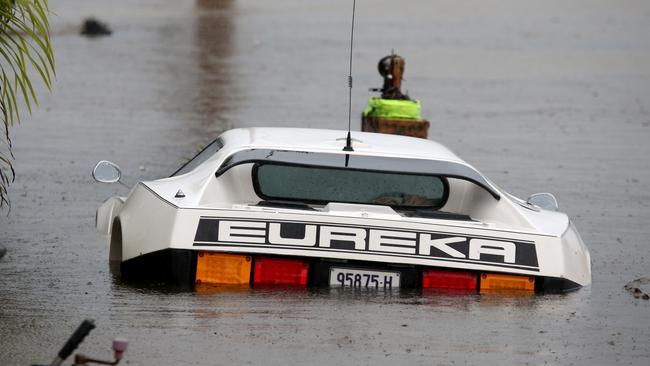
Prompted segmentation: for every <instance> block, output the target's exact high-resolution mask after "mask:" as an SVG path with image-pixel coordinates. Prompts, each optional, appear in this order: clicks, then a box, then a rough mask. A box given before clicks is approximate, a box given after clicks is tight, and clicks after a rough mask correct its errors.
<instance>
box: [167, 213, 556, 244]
mask: <svg viewBox="0 0 650 366" xmlns="http://www.w3.org/2000/svg"><path fill="white" fill-rule="evenodd" d="M178 209H180V210H201V211H219V212H224V211H225V212H228V213H232V212H241V213H245V214H246V215H250V214H268V212H263V211H245V212H244V210H233V209H223V208H203V207H201V208H184V207H179V208H178ZM273 214H282V215H296V213H294V212H275V211H274V212H273ZM304 216H306V215H303V217H304ZM309 216H315V217H319V218H320V217H323V216H325V217H329V218H331V217H332V216H331V215H327V214H321V215H319V214H314V213H309ZM200 219H201V220H204V219H205V220H240V221H266V222H293V223H296V222H300V223H306V224H326V225H336V226H346V225H345V224H335V223H332V222H319V221H300V220H278V219H257V218H251V219H246V218H244V217H226V216H224V217H215V216H200ZM359 219H362V220H374V221H377V220H381V221H390V222H394V223H397V224H398V225H399V224H404V221H402V220H395V219H375V218H369V217H363V218H362V217H359ZM408 223H410V224H416V225H436V226H444V227H453V228H457V229H472V230H483V231H486V230H488V231H492V232H497V233H508V234H519V235H532V236H541V237H546V238H557V237H558V236H557V235H550V234H540V233H531V232H525V231H515V230H502V229H485V228H480V227H469V226H459V225H449V224H444V223H440V222H436V223H431V224H430V223H426V222H419V221H418V222H412V221H409V222H408ZM349 226H351V227H358V226H354V225H349ZM365 226H366V227H376V228H384V229H386V226H373V225H365ZM391 230H392V229H391ZM396 231H397V230H396ZM414 231H417V230H414ZM453 235H460V234H453ZM476 237H477V238H482V239H489V238H490V237H482V236H480V235H479V236H476ZM519 241H526V240H519ZM530 242H531V243H533V241H530Z"/></svg>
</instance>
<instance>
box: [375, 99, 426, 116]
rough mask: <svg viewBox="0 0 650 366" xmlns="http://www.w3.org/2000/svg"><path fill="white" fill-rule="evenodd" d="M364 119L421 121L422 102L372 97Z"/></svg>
mask: <svg viewBox="0 0 650 366" xmlns="http://www.w3.org/2000/svg"><path fill="white" fill-rule="evenodd" d="M363 116H364V117H379V118H388V119H408V120H420V119H421V117H420V102H419V101H417V100H395V99H381V98H377V97H371V98H370V100H369V101H368V105H367V106H366V110H365V111H363Z"/></svg>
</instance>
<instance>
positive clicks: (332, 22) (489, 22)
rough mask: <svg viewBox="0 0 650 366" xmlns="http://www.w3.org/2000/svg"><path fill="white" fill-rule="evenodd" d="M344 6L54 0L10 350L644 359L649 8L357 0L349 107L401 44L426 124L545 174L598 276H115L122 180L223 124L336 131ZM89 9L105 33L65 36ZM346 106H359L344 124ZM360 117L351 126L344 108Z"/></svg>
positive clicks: (457, 141)
mask: <svg viewBox="0 0 650 366" xmlns="http://www.w3.org/2000/svg"><path fill="white" fill-rule="evenodd" d="M350 5H351V4H350V2H349V1H342V0H337V1H329V2H317V1H298V0H295V1H294V0H287V1H280V0H278V1H250V0H241V1H207V0H205V1H203V0H202V1H195V2H176V1H162V0H142V1H111V2H103V1H81V0H78V1H77V0H60V1H59V0H57V1H55V2H52V4H51V6H52V8H53V10H54V12H55V13H56V16H53V17H52V29H53V42H54V47H55V50H56V54H57V63H58V66H57V73H58V76H57V79H58V80H57V82H56V84H55V89H54V91H53V93H52V94H51V95H47V96H44V97H43V98H42V103H41V106H40V108H38V110H36V111H35V113H34V114H33V116H31V117H29V118H25V120H24V122H23V124H22V125H20V126H19V127H18V128H15V129H14V130H13V133H14V135H13V137H14V143H15V146H16V148H15V153H16V157H17V158H16V162H15V163H16V168H17V170H18V177H17V178H16V182H15V183H14V184H13V186H12V188H11V190H10V192H11V196H12V203H13V208H12V211H11V214H10V215H9V216H8V217H5V216H3V217H0V245H3V246H5V247H7V249H8V252H7V254H6V256H5V257H4V258H2V259H1V260H0V364H2V365H21V364H22V365H26V364H30V363H33V362H46V361H49V360H50V359H51V358H52V357H53V356H54V355H55V353H56V352H57V351H58V349H59V347H60V346H61V344H62V343H63V342H64V341H65V339H66V338H67V336H68V335H69V334H70V333H71V332H72V331H73V329H74V328H75V327H76V326H77V325H78V324H79V322H80V321H81V320H82V319H83V318H86V317H91V318H94V319H96V322H97V325H98V327H97V329H96V330H94V331H93V332H92V333H91V334H90V336H89V337H88V338H87V341H86V342H85V343H84V344H83V345H82V346H81V349H80V351H82V352H84V353H86V354H91V355H97V356H105V357H109V347H110V340H111V339H112V338H113V337H116V336H123V337H126V338H129V340H130V342H131V343H130V348H129V350H128V351H127V353H126V360H127V361H128V363H129V364H139V365H154V364H155V365H173V364H195V365H213V364H220V365H231V364H247V363H250V364H270V365H274V364H277V365H280V364H328V365H329V364H374V365H382V364H391V365H392V364H423V365H424V364H426V365H432V364H433V365H458V364H469V365H476V364H489V365H496V364H499V365H515V364H517V365H519V364H530V365H542V364H550V365H614V364H620V365H628V364H629V365H648V364H649V363H650V302H649V301H644V300H642V299H635V298H634V297H633V296H632V295H631V294H629V293H628V292H626V290H625V289H624V288H623V286H624V285H625V284H626V283H628V282H629V281H631V280H634V279H636V278H639V277H643V276H646V277H647V276H649V275H650V273H649V271H650V269H649V268H650V265H649V264H650V255H649V250H648V249H649V248H650V243H649V237H650V225H649V223H650V193H649V190H648V187H650V159H649V158H648V157H650V99H649V98H648V95H650V37H648V35H649V34H650V4H648V3H647V2H645V1H616V2H607V1H582V0H578V1H573V2H566V1H548V0H546V1H530V2H519V1H512V0H506V1H466V2H458V1H411V2H408V4H404V3H401V2H390V1H372V2H370V1H364V0H359V1H358V14H357V21H358V23H357V33H356V35H355V39H356V50H355V59H354V68H355V89H354V98H353V113H355V116H356V115H358V114H359V113H360V112H361V110H362V108H363V106H364V105H365V101H366V99H367V98H368V97H369V95H370V94H369V93H368V92H367V91H366V90H367V88H370V87H377V86H379V85H380V83H381V80H380V79H379V76H378V75H377V74H376V71H375V65H376V61H377V60H378V59H379V58H380V57H382V56H384V55H386V54H387V53H388V52H390V51H391V49H395V51H396V52H398V53H399V54H400V55H402V56H404V57H405V58H406V62H407V63H406V75H405V76H406V81H405V87H406V89H408V92H409V93H410V94H411V95H412V96H413V97H416V98H418V99H420V100H421V101H422V104H423V106H424V107H423V114H424V116H426V117H427V118H428V119H429V120H430V121H431V122H432V128H431V138H433V139H436V140H438V141H440V142H442V143H443V144H445V145H447V146H449V147H450V148H452V149H453V150H454V151H456V152H457V153H458V154H459V155H460V156H461V157H463V158H464V159H466V160H467V161H469V162H470V163H472V164H474V165H475V166H476V167H477V168H479V169H480V170H481V171H483V172H484V173H485V174H486V175H488V176H489V177H490V178H492V179H493V180H494V181H495V182H497V183H498V184H499V185H501V186H502V187H503V188H504V189H506V190H507V191H509V192H511V193H513V194H515V195H518V196H521V197H526V196H527V195H529V194H530V193H535V192H540V191H550V192H553V193H555V194H556V195H557V197H558V199H559V202H560V205H561V209H562V210H564V211H566V212H567V213H569V214H570V215H571V217H572V218H573V219H574V220H575V222H576V225H577V227H578V228H579V230H580V232H581V234H582V237H583V239H584V241H585V242H586V243H587V245H588V246H589V248H590V249H591V255H592V261H593V285H591V286H590V287H587V288H583V289H581V290H579V291H577V292H573V293H570V294H566V295H538V296H533V297H496V296H481V295H464V296H461V295H440V294H419V293H411V292H403V293H367V292H366V293H363V292H362V293H358V292H347V291H298V292H289V293H287V292H283V291H268V290H264V291H259V290H247V291H241V292H233V291H230V292H214V291H211V292H210V291H207V292H203V291H196V292H182V291H181V292H179V291H174V290H173V289H169V288H165V287H156V288H151V287H137V286H128V285H125V284H122V283H120V282H119V281H118V280H116V279H115V278H114V277H113V276H112V275H111V272H110V271H109V267H108V262H107V248H106V247H105V246H104V244H103V242H102V240H101V239H100V238H98V237H97V236H96V234H95V232H94V213H95V210H96V208H97V207H98V206H99V204H100V203H101V202H102V201H103V200H104V199H105V198H107V197H108V196H111V195H115V194H125V193H126V191H125V190H124V189H123V188H121V187H119V186H110V185H99V184H94V183H93V182H92V180H91V177H90V169H91V168H92V166H93V164H94V163H95V162H96V161H98V160H100V159H109V160H113V161H115V162H117V163H118V164H120V165H121V166H122V168H123V171H124V173H125V180H126V181H127V182H128V183H130V184H131V183H135V182H136V181H137V180H140V179H152V178H157V177H161V176H165V175H167V174H169V173H170V172H172V171H173V170H174V169H175V168H176V167H178V166H179V164H181V162H183V161H184V160H185V159H187V158H189V157H190V156H191V155H193V153H194V152H196V150H197V149H199V148H200V147H201V145H203V144H205V143H206V142H207V141H208V140H210V139H212V138H213V137H214V136H216V135H217V134H218V133H219V132H220V131H222V130H224V129H227V128H232V127H240V126H307V127H326V128H345V123H346V122H347V115H346V113H347V105H346V101H347V89H346V87H347V85H346V77H347V62H348V60H347V52H348V31H349V21H350V13H349V10H350ZM91 15H94V16H96V17H97V18H99V19H100V20H102V21H105V22H107V23H108V24H109V26H110V27H111V29H112V30H113V32H114V33H113V35H111V36H110V37H106V38H95V39H87V38H83V37H81V36H79V35H78V34H77V32H78V27H79V25H80V24H81V22H82V20H83V19H84V18H85V17H87V16H91ZM355 120H356V118H355ZM355 127H356V128H357V129H358V123H355Z"/></svg>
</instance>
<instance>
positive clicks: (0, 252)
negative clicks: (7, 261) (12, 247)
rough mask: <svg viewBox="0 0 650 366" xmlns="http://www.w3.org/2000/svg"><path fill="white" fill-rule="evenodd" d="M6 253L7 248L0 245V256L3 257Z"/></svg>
mask: <svg viewBox="0 0 650 366" xmlns="http://www.w3.org/2000/svg"><path fill="white" fill-rule="evenodd" d="M6 253H7V248H5V247H3V246H2V245H0V258H2V257H4V256H5V254H6Z"/></svg>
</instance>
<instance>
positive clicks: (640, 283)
mask: <svg viewBox="0 0 650 366" xmlns="http://www.w3.org/2000/svg"><path fill="white" fill-rule="evenodd" d="M644 285H645V286H644ZM648 285H650V278H645V277H642V278H638V279H636V280H634V281H631V282H629V283H628V284H627V285H625V289H626V290H627V291H628V292H629V293H631V294H632V295H633V296H634V298H635V299H643V300H650V295H648V293H647V292H646V291H645V289H644V287H646V288H647V287H648Z"/></svg>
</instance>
